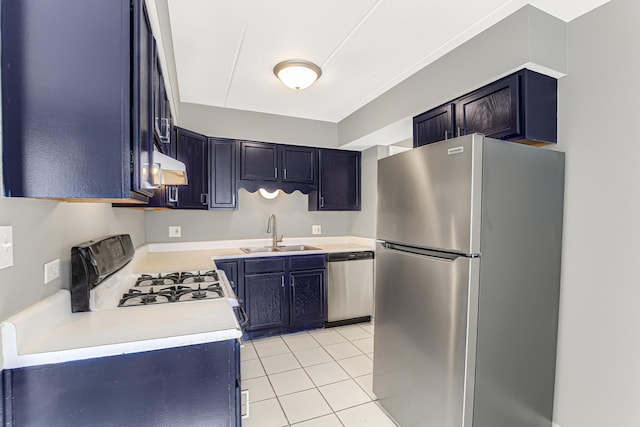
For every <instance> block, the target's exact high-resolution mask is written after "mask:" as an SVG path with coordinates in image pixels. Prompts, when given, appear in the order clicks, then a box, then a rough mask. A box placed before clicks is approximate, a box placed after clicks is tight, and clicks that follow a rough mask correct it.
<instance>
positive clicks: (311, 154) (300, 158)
mask: <svg viewBox="0 0 640 427" xmlns="http://www.w3.org/2000/svg"><path fill="white" fill-rule="evenodd" d="M238 164H239V167H238V168H239V174H238V185H239V186H240V187H242V188H245V189H247V190H248V191H251V192H254V191H257V190H258V189H259V188H264V189H266V190H268V191H275V190H278V189H280V190H284V191H285V192H287V193H291V192H293V191H295V190H298V191H301V192H303V193H309V192H310V191H312V190H314V189H315V188H316V181H317V149H316V148H313V147H302V146H296V145H281V144H270V143H266V142H253V141H240V155H239V159H238Z"/></svg>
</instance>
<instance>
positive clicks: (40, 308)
mask: <svg viewBox="0 0 640 427" xmlns="http://www.w3.org/2000/svg"><path fill="white" fill-rule="evenodd" d="M0 327H1V328H2V350H3V356H4V366H3V369H11V368H18V367H23V366H34V365H43V364H49V363H59V362H67V361H70V360H82V359H91V358H96V357H105V356H114V355H119V354H127V353H138V352H142V351H150V350H158V349H162V348H170V347H181V346H186V345H193V344H201V343H207V342H214V341H220V340H227V339H235V338H240V337H241V336H242V331H241V330H240V327H239V326H238V322H237V320H236V318H235V315H234V313H233V310H232V308H231V306H230V304H229V302H228V301H227V300H224V299H221V300H205V301H191V302H188V303H177V304H158V305H155V306H154V305H152V306H140V307H120V308H117V309H114V310H105V311H91V312H84V313H72V312H71V296H70V294H69V291H67V290H64V289H62V290H60V291H58V292H56V293H55V294H53V295H52V296H50V297H48V298H45V299H43V300H42V301H39V302H38V303H36V304H34V305H33V306H31V307H29V308H28V309H26V310H24V311H22V312H20V313H18V314H16V315H15V316H12V317H10V318H9V319H7V320H6V321H4V322H2V324H0Z"/></svg>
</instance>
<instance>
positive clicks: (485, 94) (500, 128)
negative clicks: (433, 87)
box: [456, 74, 521, 139]
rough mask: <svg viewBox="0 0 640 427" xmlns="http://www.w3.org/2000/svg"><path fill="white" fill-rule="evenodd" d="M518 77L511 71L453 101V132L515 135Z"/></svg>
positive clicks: (517, 129) (517, 130) (518, 116)
mask: <svg viewBox="0 0 640 427" xmlns="http://www.w3.org/2000/svg"><path fill="white" fill-rule="evenodd" d="M519 89H520V78H519V76H518V75H517V74H513V75H511V76H509V77H506V78H504V79H501V80H498V81H497V82H495V83H492V84H490V85H487V86H485V87H484V88H482V89H480V90H477V91H475V92H473V93H471V94H469V95H467V96H465V97H463V98H461V99H459V100H458V101H457V102H456V115H457V117H456V126H457V127H459V132H458V131H457V132H456V134H458V133H460V134H467V133H476V132H477V133H482V134H484V135H486V136H488V137H491V138H498V139H500V138H504V139H506V138H510V137H512V136H516V135H519V134H520V132H521V130H520V128H521V126H520V90H519Z"/></svg>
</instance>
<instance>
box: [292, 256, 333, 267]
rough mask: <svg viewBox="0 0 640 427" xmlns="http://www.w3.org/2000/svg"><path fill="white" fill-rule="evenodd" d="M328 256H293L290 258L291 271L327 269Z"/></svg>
mask: <svg viewBox="0 0 640 427" xmlns="http://www.w3.org/2000/svg"><path fill="white" fill-rule="evenodd" d="M326 261H327V256H326V255H325V254H322V255H302V256H292V257H290V258H289V263H290V264H289V269H290V270H312V269H316V268H325V266H326Z"/></svg>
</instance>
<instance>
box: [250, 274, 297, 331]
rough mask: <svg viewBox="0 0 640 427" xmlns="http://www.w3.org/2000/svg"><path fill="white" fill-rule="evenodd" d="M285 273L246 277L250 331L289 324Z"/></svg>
mask: <svg viewBox="0 0 640 427" xmlns="http://www.w3.org/2000/svg"><path fill="white" fill-rule="evenodd" d="M284 278H285V277H284V273H266V274H254V275H245V276H244V292H245V295H244V296H245V310H246V311H247V316H248V317H249V325H248V326H247V330H248V331H252V330H255V329H262V328H270V327H280V326H284V325H286V324H287V317H288V313H287V301H286V293H285V283H284Z"/></svg>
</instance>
